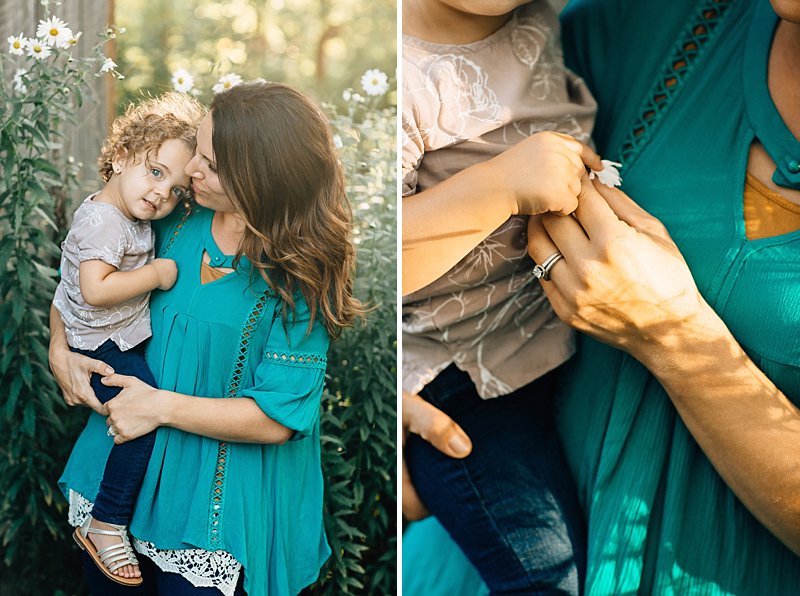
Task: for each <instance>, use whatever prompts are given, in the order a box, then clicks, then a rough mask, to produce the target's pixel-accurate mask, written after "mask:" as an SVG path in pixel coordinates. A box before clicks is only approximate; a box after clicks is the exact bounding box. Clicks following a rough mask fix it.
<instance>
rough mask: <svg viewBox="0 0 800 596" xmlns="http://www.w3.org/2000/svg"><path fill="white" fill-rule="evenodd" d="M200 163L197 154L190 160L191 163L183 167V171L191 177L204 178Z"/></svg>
mask: <svg viewBox="0 0 800 596" xmlns="http://www.w3.org/2000/svg"><path fill="white" fill-rule="evenodd" d="M199 163H200V158H199V157H198V156H196V155H195V156H194V157H192V159H190V160H189V163H187V164H186V167H185V168H183V173H184V174H186V175H187V176H189V177H190V178H202V177H203V172H201V171H200V167H199Z"/></svg>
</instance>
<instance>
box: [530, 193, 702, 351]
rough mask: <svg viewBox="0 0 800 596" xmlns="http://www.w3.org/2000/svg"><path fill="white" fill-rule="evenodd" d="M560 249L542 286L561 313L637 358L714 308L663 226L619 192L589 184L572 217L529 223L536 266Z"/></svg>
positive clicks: (574, 324)
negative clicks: (556, 259) (559, 256)
mask: <svg viewBox="0 0 800 596" xmlns="http://www.w3.org/2000/svg"><path fill="white" fill-rule="evenodd" d="M557 250H558V251H560V252H561V253H562V254H563V255H564V259H562V260H560V261H558V262H556V263H555V264H554V265H553V268H552V271H551V273H550V280H549V281H542V282H541V284H542V288H543V289H544V292H545V294H546V295H547V297H548V299H549V300H550V303H551V304H552V306H553V310H555V312H556V314H557V315H558V316H559V317H560V318H561V319H562V320H563V321H565V322H566V323H567V324H569V325H570V326H572V327H575V328H576V329H578V330H580V331H583V332H585V333H588V334H590V335H592V336H593V337H595V338H597V339H599V340H600V341H603V342H605V343H608V344H611V345H613V346H615V347H617V348H620V349H623V350H626V351H628V352H630V353H631V354H632V355H633V356H635V357H637V358H639V359H643V358H646V357H647V356H648V355H649V353H650V352H652V351H653V349H655V346H657V345H659V344H662V345H663V343H664V342H668V341H669V339H670V337H674V336H675V334H677V333H680V330H681V328H682V327H683V326H684V325H687V324H688V325H694V324H696V323H697V321H698V320H699V316H700V315H701V314H702V313H705V311H706V310H707V308H708V307H707V305H706V304H705V302H704V301H703V299H702V297H701V296H700V293H699V292H698V290H697V287H696V285H695V283H694V279H693V278H692V275H691V272H690V271H689V268H688V266H687V265H686V262H685V261H684V259H683V257H682V256H681V254H680V252H679V251H678V248H677V247H676V246H675V243H674V242H673V241H672V239H671V238H670V237H669V234H668V233H667V231H666V229H665V228H664V226H663V225H662V224H661V222H659V221H658V220H657V219H655V218H654V217H652V216H651V215H649V214H648V213H647V212H645V211H644V210H643V209H641V208H640V207H638V206H637V205H636V204H635V203H634V202H633V201H632V200H631V199H630V198H629V197H628V196H627V195H625V193H623V192H622V191H620V190H617V189H613V188H608V187H606V186H603V185H598V186H597V187H595V186H594V185H593V184H592V183H591V182H590V181H589V180H588V179H587V178H584V179H583V181H582V189H581V193H580V198H579V205H578V208H577V209H576V210H575V213H574V217H553V216H550V215H544V216H542V217H535V218H531V220H530V222H529V224H528V252H529V253H530V255H531V257H532V258H533V260H534V261H535V262H536V263H542V262H543V261H544V260H545V259H547V257H549V256H550V255H552V254H553V253H555V252H556V251H557Z"/></svg>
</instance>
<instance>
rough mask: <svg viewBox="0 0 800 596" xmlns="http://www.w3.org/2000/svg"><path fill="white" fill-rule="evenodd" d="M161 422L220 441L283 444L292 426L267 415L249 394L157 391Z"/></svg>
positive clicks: (161, 424) (287, 438) (162, 424)
mask: <svg viewBox="0 0 800 596" xmlns="http://www.w3.org/2000/svg"><path fill="white" fill-rule="evenodd" d="M158 394H159V395H158V398H159V402H160V403H161V404H162V407H161V409H160V415H159V426H171V427H173V428H177V429H180V430H183V431H186V432H190V433H194V434H197V435H203V436H206V437H211V438H214V439H219V440H221V441H231V442H238V443H262V444H266V443H270V444H281V443H285V442H286V441H288V440H289V439H290V438H291V436H292V432H293V431H292V430H290V429H288V428H287V427H285V426H283V425H282V424H280V423H278V422H276V421H274V420H273V419H272V418H270V417H268V416H267V415H266V414H265V413H264V412H263V410H261V408H259V407H258V405H257V404H256V402H255V401H254V400H252V399H250V398H247V397H243V398H234V399H218V398H208V397H194V396H189V395H183V394H180V393H174V392H172V391H163V390H159V391H158Z"/></svg>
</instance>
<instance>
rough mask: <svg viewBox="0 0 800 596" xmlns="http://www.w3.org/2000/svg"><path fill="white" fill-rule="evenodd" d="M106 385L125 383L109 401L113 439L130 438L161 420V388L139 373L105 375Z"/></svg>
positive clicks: (119, 441)
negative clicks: (145, 380)
mask: <svg viewBox="0 0 800 596" xmlns="http://www.w3.org/2000/svg"><path fill="white" fill-rule="evenodd" d="M101 382H102V383H103V385H108V386H109V387H122V391H120V392H119V394H118V395H117V396H116V397H115V398H114V399H112V400H110V401H109V402H108V403H106V408H107V409H108V419H107V420H106V425H108V426H111V427H113V429H114V433H115V434H114V442H115V443H116V444H118V445H119V444H122V443H125V442H126V441H131V440H133V439H136V438H138V437H141V436H143V435H146V434H147V433H149V432H150V431H151V430H155V429H156V428H157V427H158V426H160V425H161V424H162V406H163V405H164V404H163V403H162V401H161V400H159V399H158V394H159V391H158V389H156V388H154V387H151V386H150V385H148V384H147V383H145V382H144V381H142V380H140V379H137V378H136V377H129V376H126V375H116V374H115V375H111V376H108V377H103V379H102V381H101Z"/></svg>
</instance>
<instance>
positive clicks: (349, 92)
mask: <svg viewBox="0 0 800 596" xmlns="http://www.w3.org/2000/svg"><path fill="white" fill-rule="evenodd" d="M352 95H353V92H352V90H351V89H345V90H344V91H342V99H343V100H345V101H350V98H351V97H352Z"/></svg>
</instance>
